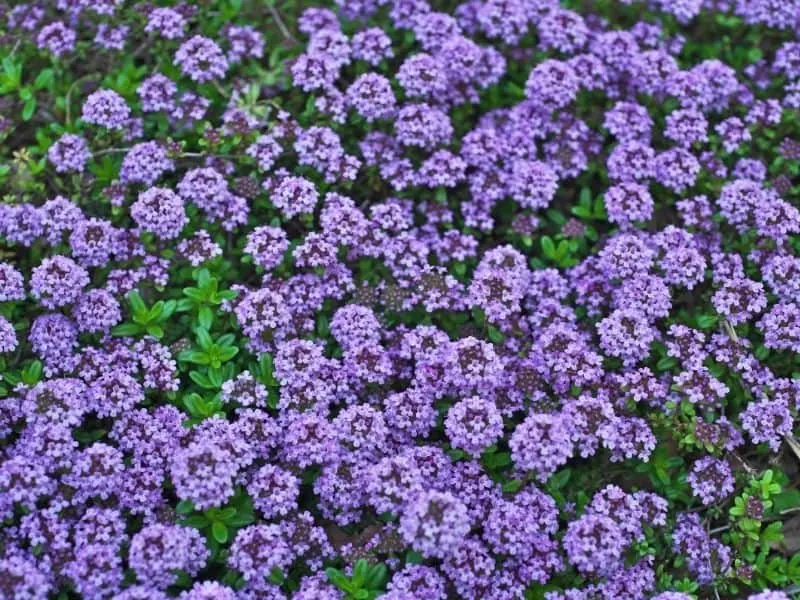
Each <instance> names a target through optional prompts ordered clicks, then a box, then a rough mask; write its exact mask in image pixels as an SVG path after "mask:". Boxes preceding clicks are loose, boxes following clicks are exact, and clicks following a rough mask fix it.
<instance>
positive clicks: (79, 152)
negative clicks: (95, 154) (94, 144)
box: [47, 133, 92, 173]
mask: <svg viewBox="0 0 800 600" xmlns="http://www.w3.org/2000/svg"><path fill="white" fill-rule="evenodd" d="M47 158H48V159H49V160H50V162H51V163H53V164H54V165H55V167H56V171H58V172H59V173H64V172H67V171H77V172H78V173H82V172H83V170H84V169H85V168H86V163H87V162H88V161H89V159H91V158H92V153H91V152H90V151H89V148H88V146H87V145H86V140H84V139H83V138H82V137H81V136H79V135H73V134H71V133H65V134H64V135H62V136H61V137H60V138H59V139H58V140H57V141H56V142H55V143H54V144H53V145H52V146H50V148H49V149H48V150H47Z"/></svg>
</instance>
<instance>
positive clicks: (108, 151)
mask: <svg viewBox="0 0 800 600" xmlns="http://www.w3.org/2000/svg"><path fill="white" fill-rule="evenodd" d="M128 150H130V148H106V149H105V150H100V151H99V152H94V153H93V154H94V156H103V155H104V154H122V153H123V152H127V151H128Z"/></svg>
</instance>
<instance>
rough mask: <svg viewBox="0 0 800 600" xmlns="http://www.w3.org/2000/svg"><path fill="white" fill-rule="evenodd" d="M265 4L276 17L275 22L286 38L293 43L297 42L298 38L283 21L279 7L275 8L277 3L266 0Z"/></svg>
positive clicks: (273, 16) (274, 17)
mask: <svg viewBox="0 0 800 600" xmlns="http://www.w3.org/2000/svg"><path fill="white" fill-rule="evenodd" d="M265 4H266V5H267V8H268V9H269V12H270V14H271V15H272V18H273V19H275V24H276V25H277V26H278V29H280V30H281V34H282V35H283V37H284V38H286V40H288V41H290V42H291V43H292V44H297V39H295V37H294V36H293V35H292V32H291V31H289V28H288V27H286V23H284V22H283V18H282V17H281V14H280V13H279V12H278V9H277V8H275V4H274V3H273V2H272V1H271V0H266V2H265Z"/></svg>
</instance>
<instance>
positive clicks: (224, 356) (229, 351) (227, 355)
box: [217, 346, 239, 362]
mask: <svg viewBox="0 0 800 600" xmlns="http://www.w3.org/2000/svg"><path fill="white" fill-rule="evenodd" d="M237 354H239V348H237V347H236V346H227V347H225V348H222V349H220V350H219V351H218V352H217V355H218V356H219V359H220V360H221V361H222V362H225V361H226V360H230V359H232V358H233V357H234V356H236V355H237Z"/></svg>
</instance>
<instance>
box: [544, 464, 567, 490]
mask: <svg viewBox="0 0 800 600" xmlns="http://www.w3.org/2000/svg"><path fill="white" fill-rule="evenodd" d="M571 476H572V471H571V470H570V469H561V470H560V471H558V472H557V473H554V474H553V476H552V477H550V479H549V480H548V482H547V485H548V487H550V488H551V489H554V490H560V489H561V488H563V487H564V486H565V485H567V482H568V481H569V478H570V477H571Z"/></svg>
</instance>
